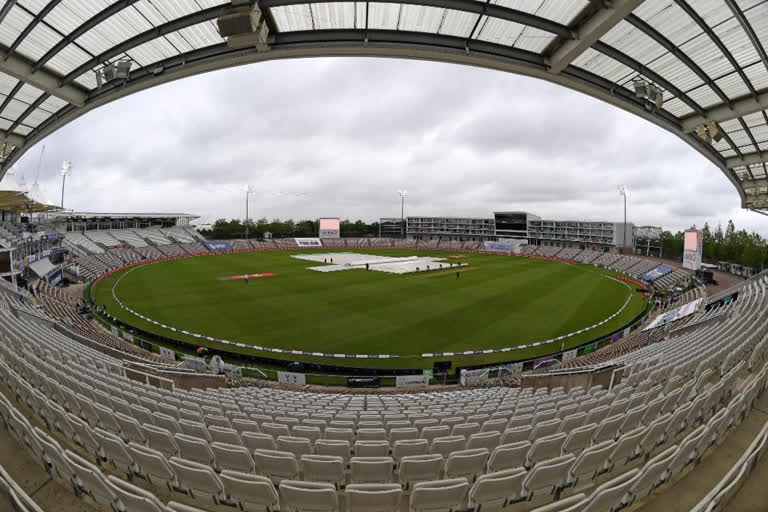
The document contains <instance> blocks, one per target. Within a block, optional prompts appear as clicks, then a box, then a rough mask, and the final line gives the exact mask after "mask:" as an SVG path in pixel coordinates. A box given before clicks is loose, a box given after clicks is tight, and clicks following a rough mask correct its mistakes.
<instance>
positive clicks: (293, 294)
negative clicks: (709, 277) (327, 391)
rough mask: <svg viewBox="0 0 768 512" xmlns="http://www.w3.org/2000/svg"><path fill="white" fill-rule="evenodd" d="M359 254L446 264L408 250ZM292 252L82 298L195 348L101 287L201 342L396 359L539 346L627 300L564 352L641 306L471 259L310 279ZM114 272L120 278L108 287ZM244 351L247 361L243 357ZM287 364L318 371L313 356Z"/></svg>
mask: <svg viewBox="0 0 768 512" xmlns="http://www.w3.org/2000/svg"><path fill="white" fill-rule="evenodd" d="M319 252H331V251H327V250H323V251H319ZM359 252H363V251H359ZM364 252H365V253H366V254H383V255H389V256H401V255H414V254H419V255H438V256H447V255H449V253H442V252H427V251H410V250H378V251H377V250H373V249H371V250H365V251H364ZM294 253H295V251H293V252H292V251H274V252H248V253H230V254H221V255H216V256H204V257H195V258H186V259H181V260H172V261H167V262H161V263H155V264H151V265H145V266H142V267H139V268H135V269H133V270H128V271H123V272H119V273H117V274H115V275H113V276H110V277H108V278H106V279H105V280H103V281H102V282H100V283H99V284H98V285H97V286H96V287H95V288H94V292H93V293H94V296H95V300H96V301H97V303H99V304H106V305H107V307H108V310H109V311H110V313H112V314H113V315H115V316H116V317H117V318H119V319H121V320H122V321H124V322H126V323H129V324H131V325H135V326H137V327H139V328H142V329H145V330H147V331H150V332H155V333H158V334H161V335H165V336H171V337H175V338H177V339H187V340H189V341H193V342H195V343H198V344H201V343H200V340H199V339H196V338H192V337H189V336H185V335H182V334H180V333H174V332H171V331H168V330H166V329H163V328H161V327H159V326H156V325H154V324H152V323H150V322H146V321H144V320H142V319H141V318H139V317H137V316H135V315H133V314H131V313H130V312H128V311H125V310H122V309H120V307H119V305H118V304H117V303H115V302H114V300H113V298H112V292H113V286H114V292H115V294H116V295H117V296H118V297H119V299H120V300H121V301H122V302H123V303H124V304H125V305H126V306H128V307H130V308H132V309H134V310H136V311H137V312H139V313H141V314H143V315H145V316H147V317H149V318H152V319H154V320H156V321H158V322H161V323H164V324H167V325H170V326H174V327H176V328H178V329H185V330H188V331H190V332H196V333H200V334H203V335H206V336H212V337H216V338H222V339H226V340H230V341H234V342H241V343H245V344H249V345H250V344H255V345H260V346H264V347H276V348H283V349H296V350H305V351H316V352H324V353H350V354H397V355H401V356H417V355H420V354H422V353H428V352H455V351H463V350H480V349H493V348H503V347H514V346H519V345H525V344H529V343H532V342H535V341H542V340H547V339H551V338H554V337H557V336H561V335H564V334H568V333H571V332H574V331H577V330H579V329H582V328H585V327H587V326H590V325H592V324H595V323H596V322H599V321H601V320H603V319H605V318H606V317H608V316H610V315H611V314H613V313H615V312H616V311H617V310H619V308H621V306H622V305H623V304H624V302H625V301H626V299H627V297H628V296H629V295H632V300H631V301H630V303H629V304H628V306H627V307H626V308H625V310H624V311H623V312H622V314H620V315H619V316H618V317H616V318H614V319H613V320H611V321H610V322H608V323H606V324H604V325H602V326H600V327H597V328H595V329H592V330H590V331H588V332H585V333H582V334H580V335H576V336H573V337H570V338H567V339H566V342H565V345H566V346H575V345H578V344H580V343H584V342H586V341H589V340H591V339H594V338H597V337H598V336H600V335H603V334H606V333H609V332H611V331H612V330H615V329H617V328H619V327H620V326H622V325H624V324H626V323H627V322H629V321H630V320H631V319H632V318H634V317H635V316H637V315H638V314H639V313H640V312H641V311H642V309H643V307H644V301H643V298H642V297H641V296H640V295H639V294H637V293H635V291H634V287H632V286H626V285H624V284H623V283H619V282H617V281H615V280H612V279H606V278H605V277H604V275H603V274H604V273H606V271H604V270H602V269H597V268H595V267H590V266H582V265H567V264H562V263H557V262H552V261H546V260H538V259H529V258H521V257H505V256H496V255H475V254H472V255H470V256H469V257H468V258H466V259H463V260H462V261H464V262H466V263H468V264H469V266H468V267H464V268H463V269H462V272H461V278H460V279H456V276H455V271H443V272H442V273H441V272H439V271H437V272H431V273H419V274H409V275H392V274H386V273H382V272H366V271H364V270H348V271H342V272H330V273H322V272H316V271H311V270H307V267H309V266H312V265H313V263H311V262H307V261H303V260H298V259H295V258H291V257H290V255H291V254H294ZM448 261H455V260H448ZM125 272H128V273H127V275H125V276H124V277H123V278H122V279H120V278H121V276H123V274H124V273H125ZM262 272H273V273H275V276H272V277H265V278H257V279H251V280H250V284H248V285H245V284H244V283H243V282H242V281H231V280H222V279H221V278H226V277H228V276H232V275H237V274H244V273H262ZM116 283H117V284H116ZM207 344H208V345H212V346H219V347H223V346H222V345H220V344H217V343H211V342H207ZM555 345H556V346H555ZM226 348H227V349H228V350H231V351H238V350H243V349H240V348H238V347H233V346H226ZM559 349H560V344H559V343H557V344H551V345H547V346H539V347H533V348H526V349H523V350H515V351H512V352H509V353H504V354H484V355H482V356H466V359H467V360H471V361H474V362H475V364H478V363H480V362H486V361H492V360H494V358H496V360H509V359H522V358H527V357H534V356H538V355H543V354H545V353H551V352H556V351H557V350H559ZM249 350H250V352H252V353H256V352H255V351H253V350H251V349H246V350H245V351H246V352H248V351H249ZM257 355H259V354H257ZM260 355H268V356H270V357H274V356H275V354H272V353H261V354H260ZM290 358H291V359H292V360H293V359H296V357H295V356H291V357H290ZM299 359H303V360H307V361H315V362H319V361H316V360H315V358H306V357H305V358H299ZM452 359H454V360H456V359H457V358H456V357H453V358H452ZM339 361H341V362H343V363H347V365H349V364H351V363H354V366H390V367H392V366H396V367H401V368H407V367H427V366H431V363H430V364H428V365H425V364H424V361H423V359H422V358H405V357H403V358H398V359H393V360H388V361H386V362H385V361H382V360H361V359H356V360H351V361H350V360H343V359H342V360H334V361H332V362H333V363H335V364H338V363H339ZM323 362H328V361H323ZM361 363H362V364H361ZM369 363H371V364H369ZM455 364H456V363H455ZM464 364H469V363H468V362H465V363H464Z"/></svg>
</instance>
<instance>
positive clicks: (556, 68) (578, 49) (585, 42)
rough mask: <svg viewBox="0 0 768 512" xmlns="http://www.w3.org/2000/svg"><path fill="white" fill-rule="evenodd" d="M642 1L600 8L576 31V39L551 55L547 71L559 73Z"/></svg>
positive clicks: (619, 0)
mask: <svg viewBox="0 0 768 512" xmlns="http://www.w3.org/2000/svg"><path fill="white" fill-rule="evenodd" d="M643 1H644V0H614V1H613V2H610V7H601V8H598V10H597V11H596V12H595V13H594V14H593V15H592V16H591V17H589V18H587V20H586V21H584V23H582V24H581V26H580V27H579V28H578V30H577V34H578V36H577V38H576V39H574V40H572V41H566V42H565V43H564V44H563V45H562V46H560V47H559V48H558V49H557V50H555V51H554V53H552V56H551V57H550V63H549V69H550V71H552V72H553V73H560V72H561V71H562V70H564V69H565V68H566V67H567V66H568V65H569V64H570V63H571V62H573V61H574V60H576V58H578V56H579V55H581V54H582V53H584V52H585V51H587V49H588V48H590V47H591V46H592V45H594V44H595V43H596V42H597V41H598V40H599V39H600V38H601V37H603V36H604V35H605V34H607V33H608V31H610V30H611V29H612V28H613V27H615V26H616V25H617V24H618V23H619V22H621V20H623V19H624V18H626V17H627V16H628V15H629V14H630V13H631V12H632V11H634V10H635V9H637V7H638V6H640V4H642V3H643Z"/></svg>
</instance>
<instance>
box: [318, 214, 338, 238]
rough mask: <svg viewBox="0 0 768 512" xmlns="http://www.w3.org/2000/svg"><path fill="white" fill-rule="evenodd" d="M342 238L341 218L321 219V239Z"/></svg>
mask: <svg viewBox="0 0 768 512" xmlns="http://www.w3.org/2000/svg"><path fill="white" fill-rule="evenodd" d="M340 237H341V219H339V218H321V219H320V238H340Z"/></svg>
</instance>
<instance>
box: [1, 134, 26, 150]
mask: <svg viewBox="0 0 768 512" xmlns="http://www.w3.org/2000/svg"><path fill="white" fill-rule="evenodd" d="M0 142H3V143H5V142H7V143H8V144H10V145H11V146H17V147H18V146H23V145H24V142H26V141H25V139H24V137H22V136H21V135H16V134H15V133H11V132H6V131H2V130H0Z"/></svg>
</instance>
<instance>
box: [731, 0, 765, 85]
mask: <svg viewBox="0 0 768 512" xmlns="http://www.w3.org/2000/svg"><path fill="white" fill-rule="evenodd" d="M725 3H726V4H727V5H728V7H729V8H730V9H731V12H733V15H734V16H736V19H737V20H738V21H739V24H740V25H741V28H743V29H744V32H746V33H747V37H748V38H749V40H750V41H751V42H752V45H753V46H754V47H755V51H757V54H758V55H759V56H760V60H762V61H763V65H764V66H765V69H766V71H768V54H766V53H765V48H764V47H763V44H762V43H761V42H760V39H759V38H758V37H757V34H756V33H755V30H754V29H753V28H752V25H751V24H750V23H749V20H748V19H747V17H746V16H744V12H743V11H742V10H741V7H739V6H738V5H737V4H736V2H735V1H734V0H725Z"/></svg>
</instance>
